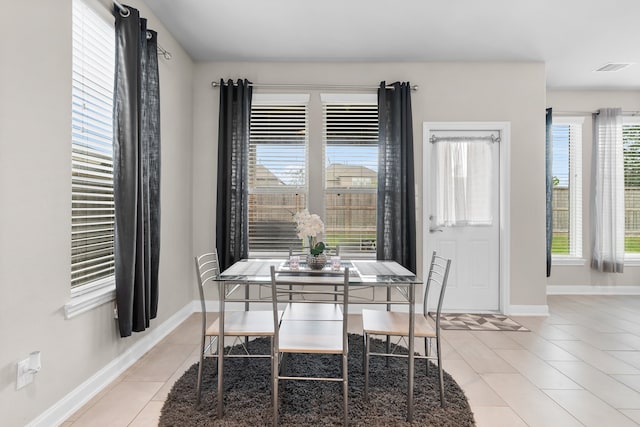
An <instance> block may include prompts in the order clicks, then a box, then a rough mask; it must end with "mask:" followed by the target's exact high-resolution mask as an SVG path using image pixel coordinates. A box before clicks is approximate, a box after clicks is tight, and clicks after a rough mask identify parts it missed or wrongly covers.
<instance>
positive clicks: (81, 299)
mask: <svg viewBox="0 0 640 427" xmlns="http://www.w3.org/2000/svg"><path fill="white" fill-rule="evenodd" d="M115 299H116V285H115V282H114V280H113V277H110V278H108V279H106V280H104V281H102V282H98V283H94V284H89V285H85V286H81V287H80V288H79V289H72V290H71V301H70V302H69V303H67V304H65V306H64V318H65V319H71V318H73V317H76V316H78V315H79V314H82V313H85V312H87V311H89V310H92V309H94V308H96V307H98V306H100V305H102V304H106V303H108V302H111V301H114V300H115Z"/></svg>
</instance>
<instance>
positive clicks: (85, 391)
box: [27, 302, 199, 427]
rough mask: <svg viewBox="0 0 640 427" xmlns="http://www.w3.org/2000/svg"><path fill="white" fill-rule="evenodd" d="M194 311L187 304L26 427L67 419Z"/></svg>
mask: <svg viewBox="0 0 640 427" xmlns="http://www.w3.org/2000/svg"><path fill="white" fill-rule="evenodd" d="M198 304H199V302H198ZM194 307H195V305H194V303H188V304H187V305H185V306H184V307H183V308H182V309H181V310H179V311H177V312H176V313H175V314H174V315H173V316H171V317H170V318H168V319H167V320H165V321H164V322H162V324H160V325H157V326H156V327H154V328H151V329H150V330H149V332H148V333H147V334H146V335H145V336H144V338H142V339H140V341H138V342H136V343H135V344H133V345H132V346H131V347H130V348H129V349H127V350H126V351H125V352H124V353H122V354H121V355H119V356H118V357H117V358H115V359H113V360H112V361H111V362H109V363H108V364H107V365H106V366H105V367H104V368H102V369H100V370H99V371H98V372H96V373H95V374H94V375H93V376H92V377H90V378H89V379H88V380H86V381H85V382H83V383H82V384H80V385H79V386H78V387H76V388H75V389H74V390H73V391H71V393H69V394H67V395H66V396H65V397H63V398H62V399H61V400H59V401H58V402H57V403H56V404H54V405H53V406H51V407H50V408H49V409H47V410H46V411H45V412H43V413H42V414H40V415H39V416H38V417H37V418H36V419H35V420H33V421H31V422H30V423H29V424H27V426H29V427H31V426H33V427H36V426H57V425H60V424H62V423H63V422H64V421H65V420H66V419H67V418H69V416H71V415H72V414H73V413H74V412H76V411H77V410H78V409H80V408H81V407H82V406H83V405H84V404H85V403H87V402H88V401H89V400H91V398H93V397H94V396H95V395H96V394H98V393H99V392H100V391H101V390H102V389H104V388H105V387H106V386H107V385H109V384H110V383H111V382H113V381H114V380H115V379H116V378H117V377H118V376H119V375H120V374H122V373H123V372H124V371H126V370H127V369H128V368H129V367H130V366H131V365H133V364H134V363H135V362H136V361H138V359H140V358H141V357H142V356H143V355H144V354H145V353H146V352H147V351H149V350H150V349H151V348H153V346H155V345H156V344H158V343H159V342H160V341H161V340H162V339H163V338H164V337H166V336H167V335H168V334H169V333H170V332H171V331H173V330H174V329H175V328H176V327H177V326H178V325H179V324H181V323H182V322H183V321H184V320H185V319H186V318H187V317H189V316H190V315H191V314H192V313H193V312H194V311H195V310H194ZM198 311H199V310H198Z"/></svg>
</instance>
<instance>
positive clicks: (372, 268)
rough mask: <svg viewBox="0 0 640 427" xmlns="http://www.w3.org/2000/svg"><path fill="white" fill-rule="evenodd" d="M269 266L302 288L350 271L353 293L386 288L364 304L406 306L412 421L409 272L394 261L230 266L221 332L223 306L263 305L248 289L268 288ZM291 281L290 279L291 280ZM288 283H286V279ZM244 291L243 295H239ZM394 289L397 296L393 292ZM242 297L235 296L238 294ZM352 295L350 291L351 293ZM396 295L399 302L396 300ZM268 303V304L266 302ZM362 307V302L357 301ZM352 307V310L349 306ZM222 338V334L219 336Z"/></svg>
mask: <svg viewBox="0 0 640 427" xmlns="http://www.w3.org/2000/svg"><path fill="white" fill-rule="evenodd" d="M271 266H274V267H275V269H276V271H277V274H287V273H291V272H295V273H296V274H295V277H296V280H299V281H300V283H301V284H313V285H322V284H327V285H329V284H330V285H332V286H334V285H335V283H336V282H335V279H332V275H335V274H336V273H340V272H341V271H343V270H344V268H349V286H353V287H354V289H356V288H359V287H372V288H386V292H385V295H386V297H384V298H382V297H378V298H372V299H371V300H368V301H366V302H365V304H367V305H368V304H383V305H386V308H387V310H389V309H390V308H391V305H392V304H393V305H394V306H395V305H407V306H408V311H409V313H410V316H409V319H410V320H409V337H408V347H409V348H408V353H409V354H408V384H407V387H408V388H407V421H409V422H411V421H412V420H413V378H414V369H415V368H414V364H415V358H414V348H415V343H414V341H415V334H414V326H415V325H414V316H413V314H414V313H415V295H416V292H415V288H416V285H421V284H422V281H421V280H420V279H419V278H418V277H417V276H416V275H415V274H414V273H412V272H411V271H409V270H407V269H406V268H405V267H403V266H402V265H400V264H398V263H397V262H395V261H377V260H344V259H343V260H341V261H340V267H339V268H336V267H337V265H333V266H332V265H331V263H327V265H326V266H325V267H324V268H323V269H322V270H312V269H309V268H308V267H307V266H306V264H305V263H304V261H301V262H300V264H299V266H297V268H290V266H289V260H288V259H281V258H280V259H279V258H273V259H243V260H241V261H238V262H236V263H234V264H233V265H231V266H230V267H229V268H227V269H226V270H224V271H223V272H222V273H220V276H219V281H220V283H221V284H222V285H223V286H219V289H218V290H219V293H218V299H219V318H220V328H221V331H224V311H225V305H226V303H229V302H237V303H238V302H242V303H244V309H245V310H250V306H251V305H250V304H252V303H255V302H266V301H267V300H266V299H265V298H263V297H260V296H258V297H256V296H252V295H251V292H250V288H251V287H253V286H264V285H269V284H271V273H270V269H271ZM292 277H293V276H292ZM288 280H289V279H288ZM240 288H244V290H245V292H244V293H243V292H239V290H240ZM393 289H395V290H396V291H397V292H392V290H393ZM238 293H239V294H241V295H237V294H238ZM350 294H351V291H350ZM397 295H400V296H401V298H400V299H398V297H397ZM269 301H270V300H269ZM357 302H358V303H359V304H362V303H363V301H362V300H361V299H359V300H358V301H357ZM352 307H353V306H352ZM221 335H223V334H222V332H221ZM223 351H224V340H223V339H219V340H218V354H220V355H222V354H223ZM223 361H224V357H218V414H219V416H221V415H222V413H223V406H222V405H223V394H222V393H223V387H222V384H223V381H222V378H223V372H224V371H223V368H224V365H223Z"/></svg>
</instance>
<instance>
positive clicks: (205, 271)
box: [195, 251, 220, 334]
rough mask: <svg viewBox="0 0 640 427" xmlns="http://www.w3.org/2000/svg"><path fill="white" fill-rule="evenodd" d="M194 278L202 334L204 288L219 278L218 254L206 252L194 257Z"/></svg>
mask: <svg viewBox="0 0 640 427" xmlns="http://www.w3.org/2000/svg"><path fill="white" fill-rule="evenodd" d="M195 261H196V276H198V295H199V296H200V309H201V310H202V332H203V334H204V332H205V331H206V329H207V308H206V306H205V299H204V286H205V285H206V284H207V283H208V282H209V281H216V280H218V277H220V265H219V264H218V252H216V251H213V252H208V253H205V254H202V255H200V256H197V257H195Z"/></svg>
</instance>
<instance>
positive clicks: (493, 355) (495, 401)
mask: <svg viewBox="0 0 640 427" xmlns="http://www.w3.org/2000/svg"><path fill="white" fill-rule="evenodd" d="M548 304H549V309H550V316H549V317H517V318H515V319H516V320H517V321H519V322H520V323H522V324H523V325H524V326H526V327H528V328H529V329H531V332H469V331H445V333H444V337H445V342H444V344H443V355H444V356H443V357H444V359H445V360H444V367H445V369H446V370H447V371H448V372H449V373H450V374H452V375H453V377H454V378H455V379H456V380H457V381H458V383H459V384H460V386H461V387H462V388H463V389H464V391H465V393H466V394H467V397H468V399H469V403H470V404H471V408H472V410H473V412H474V414H475V418H476V423H477V425H478V426H479V427H484V426H490V427H499V426H509V427H517V426H541V427H542V426H544V427H552V426H558V427H567V426H582V425H584V426H616V427H622V426H640V296H550V297H549V298H548ZM351 325H352V326H351V329H352V332H361V322H360V317H359V316H353V317H352V322H351ZM199 326H200V316H199V315H198V314H194V315H193V316H191V317H190V318H189V319H187V320H186V321H185V322H183V323H182V324H181V325H180V326H179V327H178V328H176V330H174V331H173V332H172V333H171V334H170V335H169V336H168V337H167V338H165V339H164V340H163V341H162V342H160V343H159V344H158V345H157V346H156V347H155V348H154V349H153V350H152V351H150V352H149V353H147V354H146V355H145V356H144V357H142V358H141V359H140V360H139V361H138V362H137V363H136V364H135V365H134V366H132V367H131V368H130V369H128V370H127V371H126V372H125V373H124V374H122V375H121V376H120V377H119V378H118V379H117V380H116V381H114V382H113V383H112V384H110V385H109V386H108V387H107V388H105V390H103V391H101V392H100V393H99V394H98V395H97V396H96V397H94V398H93V399H92V400H91V401H90V402H88V403H87V404H86V405H84V406H83V407H82V408H81V409H80V410H79V411H77V412H76V413H75V414H74V415H72V416H71V417H69V419H68V420H67V421H65V423H64V424H62V425H63V426H65V427H68V426H73V427H80V426H110V427H112V426H155V425H157V423H158V418H159V416H160V410H161V409H162V405H163V402H164V400H165V399H166V397H167V394H168V393H169V390H170V389H171V386H172V385H173V383H174V382H175V381H176V380H177V379H178V378H180V376H181V375H182V373H183V372H184V371H185V370H186V369H187V368H188V367H189V366H191V365H192V364H193V363H195V362H196V361H197V360H198V345H199V344H198V343H199V339H198V333H199Z"/></svg>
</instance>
